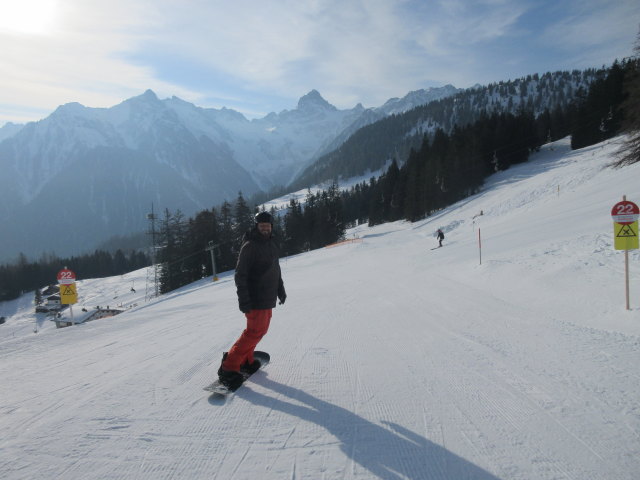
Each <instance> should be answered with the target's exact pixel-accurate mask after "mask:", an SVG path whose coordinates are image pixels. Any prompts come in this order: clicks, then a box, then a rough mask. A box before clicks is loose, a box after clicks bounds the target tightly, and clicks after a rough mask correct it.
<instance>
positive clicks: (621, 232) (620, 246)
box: [613, 220, 640, 250]
mask: <svg viewBox="0 0 640 480" xmlns="http://www.w3.org/2000/svg"><path fill="white" fill-rule="evenodd" d="M613 239H614V242H613V243H614V247H615V249H616V250H635V249H637V248H639V247H640V245H639V243H640V242H638V221H637V220H636V221H635V222H633V223H629V224H626V223H614V224H613Z"/></svg>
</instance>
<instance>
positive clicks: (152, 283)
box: [145, 203, 160, 301]
mask: <svg viewBox="0 0 640 480" xmlns="http://www.w3.org/2000/svg"><path fill="white" fill-rule="evenodd" d="M157 219H158V217H157V215H156V214H155V213H154V211H153V203H152V204H151V213H148V214H147V220H148V221H149V230H148V231H147V234H148V235H151V266H150V267H149V268H147V290H146V293H145V301H149V300H151V299H152V298H154V297H157V296H158V295H160V292H159V285H158V268H159V265H158V261H157V260H158V259H157V252H158V244H157V241H156V239H157V235H156V220H157Z"/></svg>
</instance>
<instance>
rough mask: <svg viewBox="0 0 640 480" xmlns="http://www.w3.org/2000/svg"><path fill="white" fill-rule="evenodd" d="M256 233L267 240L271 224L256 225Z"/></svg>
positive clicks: (261, 223)
mask: <svg viewBox="0 0 640 480" xmlns="http://www.w3.org/2000/svg"><path fill="white" fill-rule="evenodd" d="M258 231H259V232H260V234H261V235H263V236H264V237H267V238H269V237H270V236H271V224H270V223H269V222H260V223H258Z"/></svg>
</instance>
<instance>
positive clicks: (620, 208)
mask: <svg viewBox="0 0 640 480" xmlns="http://www.w3.org/2000/svg"><path fill="white" fill-rule="evenodd" d="M638 216H640V208H638V205H636V204H635V203H633V202H630V201H628V200H623V201H622V202H618V203H616V204H615V205H614V206H613V208H612V209H611V217H612V218H613V221H614V222H616V223H620V224H622V225H630V224H632V223H633V222H635V221H637V220H638Z"/></svg>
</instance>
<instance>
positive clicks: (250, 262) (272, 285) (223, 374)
mask: <svg viewBox="0 0 640 480" xmlns="http://www.w3.org/2000/svg"><path fill="white" fill-rule="evenodd" d="M255 221H256V224H255V226H254V227H253V228H252V229H251V230H249V231H248V232H247V233H245V235H244V241H243V244H242V248H241V249H240V254H239V255H238V263H237V265H236V273H235V282H236V289H237V293H238V304H239V307H240V311H241V312H242V313H244V314H245V316H246V318H247V328H246V329H245V330H244V331H243V332H242V334H241V335H240V338H238V340H237V341H236V343H234V344H233V346H232V347H231V349H229V352H225V353H224V354H223V355H222V362H221V364H220V368H219V369H218V378H219V379H220V383H222V384H223V385H225V386H226V387H228V388H229V389H231V390H235V389H236V388H238V387H239V386H240V384H241V383H242V382H243V380H244V376H243V375H242V372H245V373H248V374H251V373H254V372H255V371H256V370H258V369H259V368H260V362H258V361H257V360H255V359H254V358H253V352H254V350H255V348H256V345H257V344H258V342H259V341H260V340H261V339H262V337H264V335H265V334H266V333H267V330H268V329H269V323H270V322H271V311H272V309H273V308H275V306H276V299H278V300H280V305H282V304H284V301H285V300H286V298H287V294H286V292H285V289H284V283H283V281H282V275H281V272H280V263H279V260H278V259H279V249H278V246H277V245H276V243H275V241H274V240H273V238H272V230H273V218H272V216H271V214H269V213H268V212H260V213H258V214H257V215H256V216H255Z"/></svg>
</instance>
